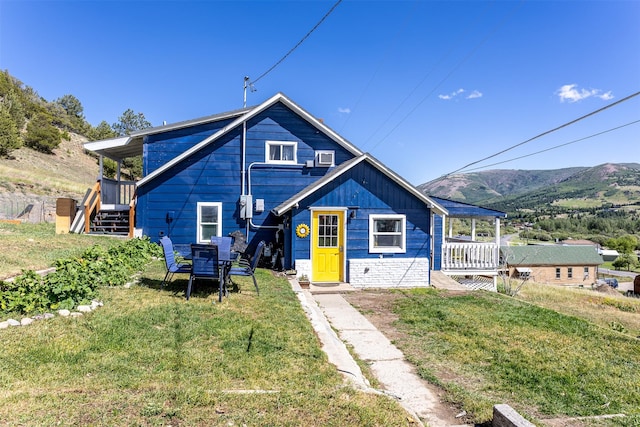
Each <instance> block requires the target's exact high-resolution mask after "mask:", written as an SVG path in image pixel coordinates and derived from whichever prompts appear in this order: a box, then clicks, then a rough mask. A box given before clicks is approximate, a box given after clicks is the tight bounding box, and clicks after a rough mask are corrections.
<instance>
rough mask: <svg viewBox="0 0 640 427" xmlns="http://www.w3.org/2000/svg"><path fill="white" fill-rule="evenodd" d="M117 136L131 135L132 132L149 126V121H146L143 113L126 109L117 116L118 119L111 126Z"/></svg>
mask: <svg viewBox="0 0 640 427" xmlns="http://www.w3.org/2000/svg"><path fill="white" fill-rule="evenodd" d="M111 127H112V128H113V130H114V131H115V132H116V133H117V136H125V135H131V133H132V132H135V131H137V130H142V129H146V128H150V127H151V123H149V122H148V121H147V119H146V118H145V117H144V114H143V113H137V114H136V113H134V112H133V110H132V109H130V108H129V109H128V110H127V111H125V112H124V113H122V115H121V116H120V117H119V118H118V121H117V122H116V123H114V124H113V125H112V126H111Z"/></svg>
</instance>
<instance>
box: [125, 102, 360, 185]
mask: <svg viewBox="0 0 640 427" xmlns="http://www.w3.org/2000/svg"><path fill="white" fill-rule="evenodd" d="M277 102H282V103H283V104H284V105H286V106H287V107H289V108H290V109H291V110H293V111H294V112H295V113H296V114H298V115H299V116H301V117H302V118H303V119H305V120H306V121H307V122H309V123H310V124H312V125H313V126H314V127H316V128H317V129H318V130H320V131H321V132H323V133H324V134H326V135H327V136H329V137H330V138H331V139H332V140H334V141H335V142H337V143H338V144H340V145H341V146H342V147H344V148H345V149H346V150H347V151H349V152H350V153H352V154H353V155H355V156H359V155H361V154H362V152H361V151H360V150H358V149H357V148H356V147H355V146H354V145H353V144H351V143H349V142H348V141H347V140H345V139H344V138H342V137H341V136H340V135H338V134H337V133H335V132H334V131H332V130H331V129H329V128H328V127H327V126H325V125H324V124H323V123H322V122H320V121H319V120H318V119H316V118H315V117H313V116H311V115H310V114H309V113H307V112H306V111H305V110H303V109H302V108H300V107H299V106H298V105H297V104H295V103H294V102H293V101H291V100H290V99H289V98H287V97H286V96H284V95H283V94H282V93H277V94H276V95H274V96H272V97H271V98H269V99H268V100H266V101H265V102H263V103H262V104H260V105H258V106H257V107H255V108H253V109H251V110H250V111H248V112H247V113H245V114H244V115H242V116H240V117H238V118H237V119H236V120H234V121H233V122H231V123H229V124H228V125H227V126H225V127H223V128H222V129H220V130H219V131H218V132H216V133H214V134H213V135H211V136H209V137H208V138H205V139H204V140H202V142H200V143H198V144H196V145H194V146H193V147H191V148H190V149H189V150H187V151H185V152H184V153H182V154H180V155H179V156H178V157H175V158H173V159H172V160H170V161H169V162H167V163H165V164H164V165H162V166H161V167H159V168H158V169H156V170H155V171H153V172H152V173H150V174H149V175H147V176H145V177H144V178H142V179H141V180H140V181H138V182H137V186H138V187H140V186H142V185H145V184H146V183H148V182H149V181H151V180H153V179H154V178H156V177H157V176H159V175H161V174H162V173H164V172H166V171H167V170H168V169H170V168H172V167H173V166H175V165H177V164H178V163H180V162H182V161H183V160H185V159H186V158H188V157H189V156H191V155H192V154H194V153H197V152H198V151H200V150H201V149H203V148H204V147H206V146H207V145H209V144H210V143H211V142H213V141H215V140H217V139H218V138H220V137H222V136H223V135H225V134H226V133H227V132H229V131H231V130H232V129H234V128H235V127H237V126H240V125H241V124H242V123H243V122H246V121H248V120H251V119H252V118H253V117H255V116H257V115H258V114H260V113H261V112H263V111H264V110H266V109H267V108H269V107H271V106H272V105H274V104H275V103H277Z"/></svg>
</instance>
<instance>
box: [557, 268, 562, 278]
mask: <svg viewBox="0 0 640 427" xmlns="http://www.w3.org/2000/svg"><path fill="white" fill-rule="evenodd" d="M560 278H562V276H561V274H560V267H556V279H560Z"/></svg>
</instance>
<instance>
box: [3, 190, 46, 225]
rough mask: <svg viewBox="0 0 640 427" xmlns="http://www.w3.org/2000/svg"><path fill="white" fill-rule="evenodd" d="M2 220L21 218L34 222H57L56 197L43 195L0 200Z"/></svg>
mask: <svg viewBox="0 0 640 427" xmlns="http://www.w3.org/2000/svg"><path fill="white" fill-rule="evenodd" d="M0 220H19V221H22V222H29V223H32V224H37V223H41V222H55V220H56V199H55V198H53V197H43V198H41V199H31V200H29V199H16V200H0Z"/></svg>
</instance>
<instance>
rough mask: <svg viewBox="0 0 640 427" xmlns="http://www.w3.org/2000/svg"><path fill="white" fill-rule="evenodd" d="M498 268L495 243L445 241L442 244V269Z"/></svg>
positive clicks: (486, 269) (479, 269) (481, 269)
mask: <svg viewBox="0 0 640 427" xmlns="http://www.w3.org/2000/svg"><path fill="white" fill-rule="evenodd" d="M497 269H498V246H497V245H496V244H495V243H445V244H443V245H442V270H443V271H447V270H455V271H462V270H465V271H470V272H473V271H488V270H497Z"/></svg>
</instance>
